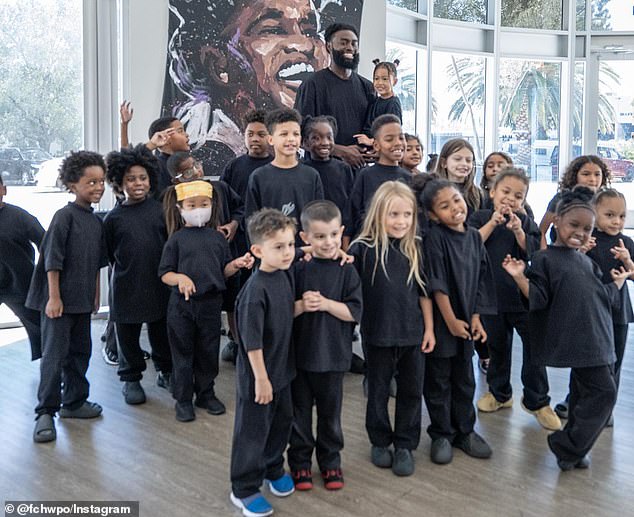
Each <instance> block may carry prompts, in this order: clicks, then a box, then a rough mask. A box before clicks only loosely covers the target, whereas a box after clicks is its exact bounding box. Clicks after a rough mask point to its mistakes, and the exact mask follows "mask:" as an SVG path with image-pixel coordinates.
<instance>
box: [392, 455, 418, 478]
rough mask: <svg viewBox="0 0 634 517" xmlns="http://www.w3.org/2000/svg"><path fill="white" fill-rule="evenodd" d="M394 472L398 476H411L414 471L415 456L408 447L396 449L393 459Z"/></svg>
mask: <svg viewBox="0 0 634 517" xmlns="http://www.w3.org/2000/svg"><path fill="white" fill-rule="evenodd" d="M392 472H393V473H394V474H395V475H396V476H411V475H412V474H413V473H414V456H413V455H412V451H410V450H407V449H396V450H395V451H394V460H393V461H392Z"/></svg>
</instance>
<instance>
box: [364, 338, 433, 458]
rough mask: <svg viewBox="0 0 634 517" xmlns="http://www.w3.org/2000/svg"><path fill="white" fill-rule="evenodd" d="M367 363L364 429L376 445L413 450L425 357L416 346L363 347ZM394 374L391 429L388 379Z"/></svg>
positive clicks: (417, 435)
mask: <svg viewBox="0 0 634 517" xmlns="http://www.w3.org/2000/svg"><path fill="white" fill-rule="evenodd" d="M365 353H366V354H367V357H366V361H367V364H368V404H367V410H366V413H365V428H366V430H367V431H368V437H369V438H370V443H371V444H372V445H376V446H377V447H388V446H389V445H392V444H394V448H396V449H408V450H414V449H416V447H418V443H419V441H420V422H421V411H422V408H421V394H422V392H423V372H424V364H425V356H424V355H423V352H422V351H421V349H420V346H419V345H414V346H402V347H396V346H394V347H382V346H373V345H370V344H368V345H367V346H366V347H365ZM395 375H396V387H397V390H396V412H395V415H394V430H392V425H391V423H390V415H389V413H388V408H387V403H388V401H389V399H390V382H391V380H392V377H394V376H395Z"/></svg>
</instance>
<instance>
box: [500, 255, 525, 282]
mask: <svg viewBox="0 0 634 517" xmlns="http://www.w3.org/2000/svg"><path fill="white" fill-rule="evenodd" d="M502 268H503V269H504V271H506V272H507V273H508V274H509V275H511V276H512V277H513V278H515V277H518V276H521V275H523V274H524V270H525V269H526V264H525V263H524V261H523V260H519V259H516V258H513V257H511V256H510V255H507V256H506V257H504V260H503V261H502Z"/></svg>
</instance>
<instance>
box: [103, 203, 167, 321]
mask: <svg viewBox="0 0 634 517" xmlns="http://www.w3.org/2000/svg"><path fill="white" fill-rule="evenodd" d="M104 232H105V235H106V244H107V246H108V258H109V260H110V264H111V265H112V276H111V278H110V299H111V304H110V319H111V320H112V321H116V322H118V323H143V322H152V321H156V320H160V319H162V318H164V317H165V314H166V310H167V299H168V297H169V289H168V288H167V286H166V285H165V284H164V283H163V282H161V279H160V278H159V277H158V266H159V262H160V261H161V254H162V253H163V246H164V244H165V241H166V240H167V230H166V228H165V218H164V216H163V207H162V206H161V203H160V202H159V201H157V200H156V199H154V198H147V199H146V200H145V201H142V202H140V203H133V204H129V205H128V204H119V205H117V206H115V207H114V208H113V209H112V210H111V211H110V212H109V213H108V215H107V216H106V218H105V220H104Z"/></svg>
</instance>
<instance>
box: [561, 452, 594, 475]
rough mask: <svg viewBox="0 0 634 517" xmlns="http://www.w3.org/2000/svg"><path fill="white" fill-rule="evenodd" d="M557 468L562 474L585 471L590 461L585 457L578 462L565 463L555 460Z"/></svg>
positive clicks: (565, 461)
mask: <svg viewBox="0 0 634 517" xmlns="http://www.w3.org/2000/svg"><path fill="white" fill-rule="evenodd" d="M557 466H558V467H559V468H560V469H561V470H562V471H563V472H567V471H569V470H572V469H587V468H589V467H590V460H589V459H588V457H587V456H584V457H583V458H581V459H580V460H576V461H567V460H562V459H559V458H557Z"/></svg>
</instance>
